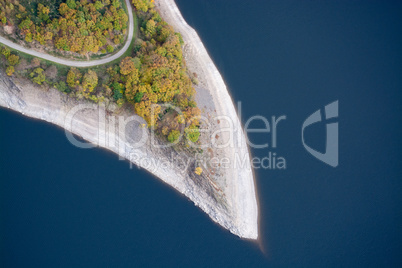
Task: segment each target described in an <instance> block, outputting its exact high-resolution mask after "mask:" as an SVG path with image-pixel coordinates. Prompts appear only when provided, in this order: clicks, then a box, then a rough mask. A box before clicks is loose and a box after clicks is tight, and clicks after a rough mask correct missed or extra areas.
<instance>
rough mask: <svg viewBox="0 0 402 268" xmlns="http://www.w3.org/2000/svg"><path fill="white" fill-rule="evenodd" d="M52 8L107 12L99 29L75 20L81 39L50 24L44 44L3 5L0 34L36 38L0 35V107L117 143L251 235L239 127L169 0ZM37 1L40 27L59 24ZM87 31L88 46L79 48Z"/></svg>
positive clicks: (254, 215)
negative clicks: (62, 35)
mask: <svg viewBox="0 0 402 268" xmlns="http://www.w3.org/2000/svg"><path fill="white" fill-rule="evenodd" d="M6 2H7V1H6ZM11 2H14V6H17V2H18V1H11ZM21 2H22V1H21ZM44 2H49V1H44ZM54 2H64V1H56V0H55V1H54ZM0 3H1V1H0ZM122 3H123V4H124V3H125V7H126V11H127V18H125V16H124V14H123V11H121V10H124V9H123V8H121V4H122ZM18 4H19V3H18ZM19 5H21V4H19ZM64 5H65V6H64ZM79 5H81V6H79ZM21 6H22V5H21ZM60 7H62V8H59V11H61V13H62V14H69V16H77V19H74V20H73V21H78V20H82V23H84V22H85V23H86V25H92V24H91V23H92V22H90V21H93V18H94V17H95V18H96V21H105V25H102V24H96V23H95V24H94V25H97V26H96V27H99V29H101V28H102V29H104V30H103V31H100V32H91V29H94V28H93V27H94V26H91V27H89V28H88V31H87V32H85V31H84V34H83V35H82V36H81V35H80V33H81V31H79V30H77V33H76V34H75V35H74V38H77V40H79V42H78V43H79V44H81V45H79V46H77V47H74V48H72V46H73V44H69V43H68V42H67V43H60V42H64V41H66V40H64V41H60V40H59V39H57V40H56V39H51V38H50V34H48V35H49V39H48V40H47V41H46V42H43V44H41V42H40V41H41V36H42V35H43V36H46V35H47V32H46V30H44V31H43V32H41V29H39V28H38V27H36V26H35V22H32V24H31V23H30V22H29V21H28V22H26V21H25V20H31V19H29V17H28V16H29V14H26V15H25V16H26V19H24V21H25V22H24V23H25V24H23V25H22V26H21V23H22V22H19V23H20V25H19V26H18V27H19V29H20V31H19V34H16V33H15V31H16V30H15V29H12V27H15V25H12V24H10V23H9V22H8V21H7V14H6V13H5V12H3V13H1V12H0V21H2V24H0V28H3V29H4V30H3V32H7V31H8V33H9V34H10V35H13V34H14V36H18V35H21V34H25V39H26V40H28V41H31V39H30V38H29V34H32V33H33V32H35V35H34V36H35V38H36V39H35V41H33V42H28V43H29V44H28V45H32V47H27V44H25V43H23V42H18V44H17V43H16V41H15V40H12V38H10V37H7V36H3V37H0V47H1V45H2V44H4V45H6V46H4V47H3V48H2V55H1V56H0V57H2V58H1V61H3V62H2V63H1V64H0V106H3V107H6V108H9V109H12V110H15V111H17V112H20V113H22V114H24V115H26V116H29V117H32V118H38V119H41V120H45V121H47V122H50V123H53V124H56V125H58V126H61V127H63V128H64V129H65V130H66V135H67V138H68V139H69V140H70V141H71V142H72V143H73V144H74V145H75V146H78V147H82V148H88V147H93V146H99V147H102V148H106V149H108V150H111V151H113V152H115V153H116V154H118V155H119V156H120V157H121V158H122V159H127V160H129V161H130V162H131V163H133V164H135V165H137V166H138V167H141V168H144V169H146V170H148V171H149V172H151V173H152V174H154V175H156V176H157V177H158V178H159V179H161V180H162V181H164V182H165V183H167V184H169V185H170V186H171V187H173V188H175V189H176V190H177V191H179V192H180V193H182V194H184V195H185V196H187V197H188V198H189V199H190V200H192V201H193V202H194V204H195V205H196V206H198V207H200V208H201V209H202V210H203V211H205V212H206V213H207V214H208V215H209V217H210V218H211V219H212V220H213V221H215V222H217V223H218V224H220V225H221V226H222V227H224V228H226V229H228V230H229V231H230V232H232V233H233V234H235V235H238V236H239V237H242V238H246V239H257V238H258V205H257V195H256V185H255V181H254V177H253V172H252V169H251V166H250V156H249V151H248V147H247V143H246V137H245V134H244V132H243V129H242V126H241V123H240V120H239V118H238V116H237V113H236V110H235V108H234V105H233V101H232V99H231V97H230V95H229V92H228V90H227V88H226V85H225V83H224V81H223V79H222V77H221V75H220V73H219V71H218V70H217V68H216V66H215V65H214V63H213V62H212V60H211V58H210V57H209V55H208V52H207V50H206V49H205V47H204V45H203V44H202V42H201V40H200V38H199V36H198V35H197V33H196V31H195V30H194V29H192V28H191V27H190V26H189V25H188V24H187V23H186V21H185V20H184V19H183V17H182V15H181V13H180V11H179V9H178V7H177V6H176V4H175V2H174V0H156V1H155V2H154V1H148V0H133V1H132V3H130V1H128V0H125V2H120V1H118V0H114V1H109V0H104V1H96V2H94V3H92V2H91V1H80V2H79V3H78V1H77V3H76V2H75V1H73V0H68V1H67V4H64V3H61V4H60ZM6 8H7V6H6ZM40 8H41V9H40V10H42V13H45V15H47V16H45V17H44V18H42V22H41V23H42V24H40V25H45V24H46V23H47V25H53V26H54V25H56V26H55V27H56V28H52V27H50V26H49V28H46V29H53V30H49V32H52V31H55V30H54V29H56V30H57V31H59V30H60V29H59V28H57V27H58V26H57V25H60V27H63V26H62V25H63V24H62V23H63V21H60V19H58V21H56V18H53V19H52V18H51V12H52V8H47V6H46V5H45V6H44V7H40ZM119 8H120V9H119ZM20 10H24V6H22V7H20ZM48 10H49V11H48ZM85 10H87V11H85ZM119 10H120V11H119ZM0 11H1V10H0ZM84 11H85V12H92V14H90V15H89V13H85V12H84ZM56 12H57V11H56ZM64 12H65V13H64ZM80 12H84V14H83V15H82V16H81V15H80V14H81V13H80ZM24 14H25V13H24ZM105 14H106V15H105ZM108 14H111V15H110V17H108V20H106V19H105V17H107V16H108ZM2 16H3V18H5V19H2ZM41 16H44V15H41ZM137 16H138V21H137ZM68 18H69V17H66V19H67V20H68ZM110 20H113V23H112V24H111V25H112V26H110V24H108V23H109V22H110ZM121 22H126V26H124V27H123V26H122V25H121V24H122V23H121ZM25 25H28V26H26V27H27V28H23V27H25ZM38 25H39V24H38ZM77 25H83V24H77ZM108 25H109V26H108ZM68 27H72V28H71V29H74V25H73V24H71V25H69V26H68ZM103 27H104V28H103ZM108 27H112V28H110V30H108ZM113 27H117V28H113ZM77 29H79V27H77ZM13 31H14V32H13ZM61 31H62V30H61ZM42 33H43V34H42ZM100 33H101V34H102V35H101V34H100ZM6 34H7V33H6ZM114 34H117V37H118V40H117V39H115V40H116V43H112V41H111V40H112V39H113V38H116V36H114ZM27 36H28V39H27ZM88 36H92V39H91V40H93V41H94V45H93V46H91V47H86V44H87V42H86V40H89V39H88ZM97 38H98V39H99V40H98V39H97ZM58 42H59V43H58ZM33 44H36V45H35V46H34V45H33ZM49 44H63V46H58V45H55V46H54V47H53V49H52V50H51V53H53V55H49V54H48V53H45V52H44V51H47V50H46V49H45V48H44V47H42V46H47V45H49ZM41 45H42V46H41ZM48 47H49V46H48ZM111 47H112V48H113V49H111ZM106 48H108V49H106ZM63 49H64V50H63ZM112 50H115V51H116V52H115V51H112ZM113 53H114V54H113ZM10 55H13V56H10ZM33 57H34V58H33ZM80 57H83V58H80ZM116 61H117V63H116ZM17 62H18V64H17ZM21 62H22V63H21ZM67 66H68V67H67ZM70 67H71V68H70ZM75 67H77V68H75ZM82 67H86V68H82ZM61 77H64V78H61ZM63 79H65V82H64V81H62V80H63ZM71 133H73V134H75V135H76V136H79V137H82V138H83V139H84V140H85V141H87V142H83V141H82V140H77V139H76V138H75V136H73V135H72V134H71Z"/></svg>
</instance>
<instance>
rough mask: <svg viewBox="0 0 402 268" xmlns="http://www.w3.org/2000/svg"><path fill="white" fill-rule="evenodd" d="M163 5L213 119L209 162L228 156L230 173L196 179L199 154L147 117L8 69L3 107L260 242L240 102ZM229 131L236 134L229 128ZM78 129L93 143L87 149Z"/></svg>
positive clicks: (170, 5)
mask: <svg viewBox="0 0 402 268" xmlns="http://www.w3.org/2000/svg"><path fill="white" fill-rule="evenodd" d="M156 7H157V9H158V11H159V12H160V14H161V16H162V17H163V19H164V20H166V21H167V22H168V23H169V24H170V25H172V26H173V27H174V29H175V31H178V32H180V33H181V34H182V36H183V40H184V42H185V45H184V50H183V51H184V56H185V59H186V63H187V66H188V69H189V71H190V72H192V73H196V74H197V76H198V79H199V81H200V83H199V85H198V86H197V88H196V89H197V95H196V101H197V103H198V106H199V107H200V108H201V109H202V111H203V112H202V115H203V116H204V118H205V119H206V120H204V121H208V124H206V123H205V122H204V123H205V124H204V127H205V126H206V125H208V126H209V127H208V131H207V132H206V133H208V134H203V135H202V136H203V140H204V141H205V142H207V143H209V142H211V145H210V146H207V147H208V148H206V149H205V150H202V152H203V153H202V155H203V156H204V157H206V158H209V159H210V158H211V157H216V158H218V159H222V158H227V159H228V161H229V163H230V168H225V167H222V166H219V167H216V168H210V167H208V166H204V172H203V173H202V175H201V176H198V175H195V174H194V168H195V166H196V165H197V164H196V161H197V160H196V159H195V158H194V157H192V153H191V152H189V151H188V150H186V149H183V150H180V149H179V150H178V149H177V148H174V147H165V146H163V145H164V142H161V141H160V140H158V138H157V137H154V135H152V133H151V132H150V131H149V130H148V129H147V128H144V127H143V124H144V123H145V122H144V121H143V120H142V118H140V117H138V116H136V115H133V114H132V113H130V112H129V111H127V110H124V109H121V110H119V111H118V112H116V111H114V110H113V109H111V108H110V107H105V105H96V104H90V103H88V102H85V101H78V100H76V99H72V98H70V97H68V96H67V95H65V94H63V93H60V92H59V91H57V90H56V89H52V88H51V89H48V90H44V89H42V88H40V87H39V86H35V85H33V84H32V83H30V82H28V81H24V80H16V79H11V78H9V77H7V76H6V75H5V74H4V73H2V72H0V106H3V107H6V108H10V109H12V110H15V111H18V112H20V113H22V114H24V115H26V116H29V117H32V118H37V119H41V120H45V121H48V122H50V123H53V124H56V125H58V126H60V127H62V128H64V129H66V134H67V137H68V138H69V139H71V140H70V141H71V142H72V143H73V144H75V145H76V146H83V147H85V146H88V147H90V146H99V147H102V148H106V149H108V150H111V151H113V152H115V153H116V154H118V155H119V156H120V157H121V158H122V159H128V160H129V161H131V162H132V163H134V164H135V165H137V166H139V167H142V168H144V169H146V170H148V171H149V172H151V173H152V174H154V175H155V176H157V177H158V178H160V179H161V180H162V181H164V182H165V183H167V184H169V185H170V186H172V187H173V188H175V189H176V190H177V191H179V192H181V193H182V194H184V195H185V196H187V197H188V198H189V199H190V200H192V201H193V202H194V203H195V205H196V206H198V207H200V208H201V209H202V210H203V211H205V212H206V213H207V214H208V215H209V216H210V218H211V219H212V220H214V221H215V222H217V223H219V224H220V225H221V226H223V227H224V228H226V229H228V230H230V231H231V232H232V233H234V234H236V235H238V236H240V237H242V238H247V239H257V238H258V205H257V195H256V189H255V181H254V178H253V173H252V170H251V167H250V165H246V166H240V167H236V166H233V164H234V163H236V157H240V158H241V159H242V161H244V162H245V163H246V164H247V163H250V157H249V153H248V147H247V144H246V141H245V136H244V133H243V130H242V127H241V124H240V121H239V119H238V116H237V113H236V110H235V108H234V105H233V102H232V99H231V97H230V95H229V93H228V90H227V88H226V86H225V83H224V81H223V79H222V77H221V75H220V73H219V71H218V70H217V68H216V67H215V65H214V63H213V62H212V60H211V58H210V57H209V55H208V53H207V51H206V49H205V47H204V46H203V44H202V42H201V40H200V38H199V37H198V35H197V33H196V32H195V31H194V29H192V28H191V27H190V26H188V24H187V23H186V22H185V21H184V19H183V17H182V16H181V14H180V11H179V9H178V8H177V6H176V4H175V3H174V1H173V0H163V1H162V0H158V1H156ZM227 127H230V129H231V131H230V132H228V131H226V132H225V131H222V130H223V129H225V128H227ZM70 132H71V133H74V134H75V135H77V136H80V137H82V138H83V139H84V140H86V141H89V142H90V143H91V144H82V143H81V142H80V141H78V140H76V139H75V138H74V137H73V136H72V135H71V134H70ZM215 133H219V135H218V134H216V135H215ZM225 144H228V146H223V145H225ZM139 145H140V146H139ZM214 145H215V146H214ZM220 145H221V146H220Z"/></svg>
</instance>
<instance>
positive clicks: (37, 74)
mask: <svg viewBox="0 0 402 268" xmlns="http://www.w3.org/2000/svg"><path fill="white" fill-rule="evenodd" d="M43 71H44V70H43V69H42V68H36V69H35V70H34V71H33V72H32V73H31V74H30V77H31V78H32V81H33V82H34V83H36V84H38V85H42V83H43V82H45V80H46V76H45V73H44V72H43Z"/></svg>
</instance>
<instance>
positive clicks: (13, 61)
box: [7, 54, 20, 66]
mask: <svg viewBox="0 0 402 268" xmlns="http://www.w3.org/2000/svg"><path fill="white" fill-rule="evenodd" d="M7 60H8V63H9V64H10V65H11V66H15V65H17V64H18V62H19V61H20V57H18V56H17V55H14V54H10V55H9V56H8V57H7Z"/></svg>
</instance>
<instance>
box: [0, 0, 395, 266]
mask: <svg viewBox="0 0 402 268" xmlns="http://www.w3.org/2000/svg"><path fill="white" fill-rule="evenodd" d="M229 3H230V4H229ZM177 4H178V5H179V8H180V10H181V11H182V13H183V16H184V17H185V19H186V20H187V21H188V23H189V24H190V25H191V26H193V27H194V28H195V29H196V30H197V32H198V33H199V35H200V37H201V39H202V40H203V42H204V44H205V46H206V48H207V49H208V51H209V53H210V55H211V57H212V58H213V60H214V61H215V63H216V65H217V67H218V69H219V70H220V71H221V74H222V76H223V77H224V80H225V82H226V84H227V86H228V88H229V89H230V92H231V94H232V96H233V98H234V101H236V102H237V101H241V102H242V114H241V118H242V120H243V122H245V121H247V120H248V119H249V118H250V117H251V116H253V115H262V116H264V117H267V118H271V116H276V117H279V116H281V115H286V120H284V121H282V122H281V123H280V124H279V126H278V141H277V142H278V144H277V148H271V147H270V148H266V149H253V150H252V153H253V155H254V156H258V157H264V156H267V155H268V153H269V152H272V153H274V152H275V153H276V154H277V155H278V156H281V157H283V158H285V159H286V170H278V169H275V170H273V169H258V170H255V174H256V180H257V188H258V192H259V199H260V200H259V202H260V210H261V242H260V245H257V244H254V243H251V242H248V241H244V240H241V239H239V238H237V237H235V236H234V235H232V234H230V233H229V232H228V231H225V230H224V229H222V228H220V227H219V226H218V225H216V224H214V223H213V222H212V221H211V220H210V219H209V218H208V216H207V215H206V214H204V213H203V212H202V211H200V210H199V209H198V208H196V207H195V206H194V205H193V204H192V203H191V202H189V201H188V200H187V199H186V198H185V197H183V196H181V195H180V194H178V193H176V192H175V191H174V190H173V189H171V188H170V187H169V186H167V185H165V184H163V183H162V182H160V181H159V180H158V179H157V178H155V177H153V176H152V175H150V174H148V173H146V172H145V171H143V170H138V169H133V170H131V169H130V168H129V164H128V162H123V161H119V160H118V157H117V156H116V155H114V154H112V153H109V152H107V151H105V150H101V149H92V150H82V149H78V148H75V147H73V146H72V145H71V144H70V143H69V142H68V141H67V139H66V137H65V134H64V131H63V130H62V129H60V128H57V127H54V126H52V125H50V124H47V123H44V122H41V121H38V120H32V119H29V118H26V117H23V116H21V115H19V114H16V113H13V112H10V111H7V110H5V109H2V110H0V152H1V153H0V252H1V253H0V264H1V265H0V266H1V267H77V266H81V267H95V266H97V267H105V266H117V267H128V266H129V267H132V266H134V265H146V266H170V265H179V266H184V265H185V266H195V265H208V266H233V265H237V266H246V265H247V266H267V267H277V266H295V265H297V266H308V267H311V266H349V267H350V266H363V267H366V266H387V267H388V266H399V267H400V266H401V265H402V255H401V254H400V253H401V252H402V233H401V232H402V230H401V226H402V207H401V204H402V194H401V193H402V191H401V190H402V180H401V179H402V172H401V171H402V170H401V165H400V162H401V156H402V155H401V151H402V150H401V149H402V146H401V145H402V144H401V143H402V142H401V137H402V127H401V126H402V117H401V115H402V103H401V101H402V65H401V60H402V53H401V52H402V51H401V48H402V36H401V32H400V31H401V29H402V22H401V16H400V15H401V14H402V13H401V12H402V4H401V3H396V1H389V2H383V1H353V2H352V1H336V2H335V1H332V2H328V3H324V2H318V1H309V2H306V1H303V2H302V1H239V0H232V1H230V2H228V1H201V0H197V1H188V0H178V1H177ZM336 100H339V118H338V121H339V166H338V167H336V168H332V167H330V166H328V165H326V164H324V163H322V162H320V161H319V160H317V159H315V158H314V157H313V156H311V155H310V154H309V153H308V152H307V151H306V150H305V149H304V148H303V145H302V142H301V127H302V124H303V122H304V120H305V119H306V118H307V117H308V116H309V115H310V114H312V113H313V112H315V111H316V110H318V109H320V108H323V107H324V106H325V105H327V104H329V103H331V102H333V101H336ZM257 123H258V122H256V124H257ZM325 133H326V132H325V125H324V124H317V126H315V127H311V129H309V130H308V131H306V133H305V135H306V142H307V143H308V144H309V145H310V146H311V147H313V148H316V149H317V150H320V151H324V150H325ZM251 140H252V141H253V142H254V143H266V142H268V143H270V141H271V136H270V134H269V133H259V134H253V135H252V136H251Z"/></svg>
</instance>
